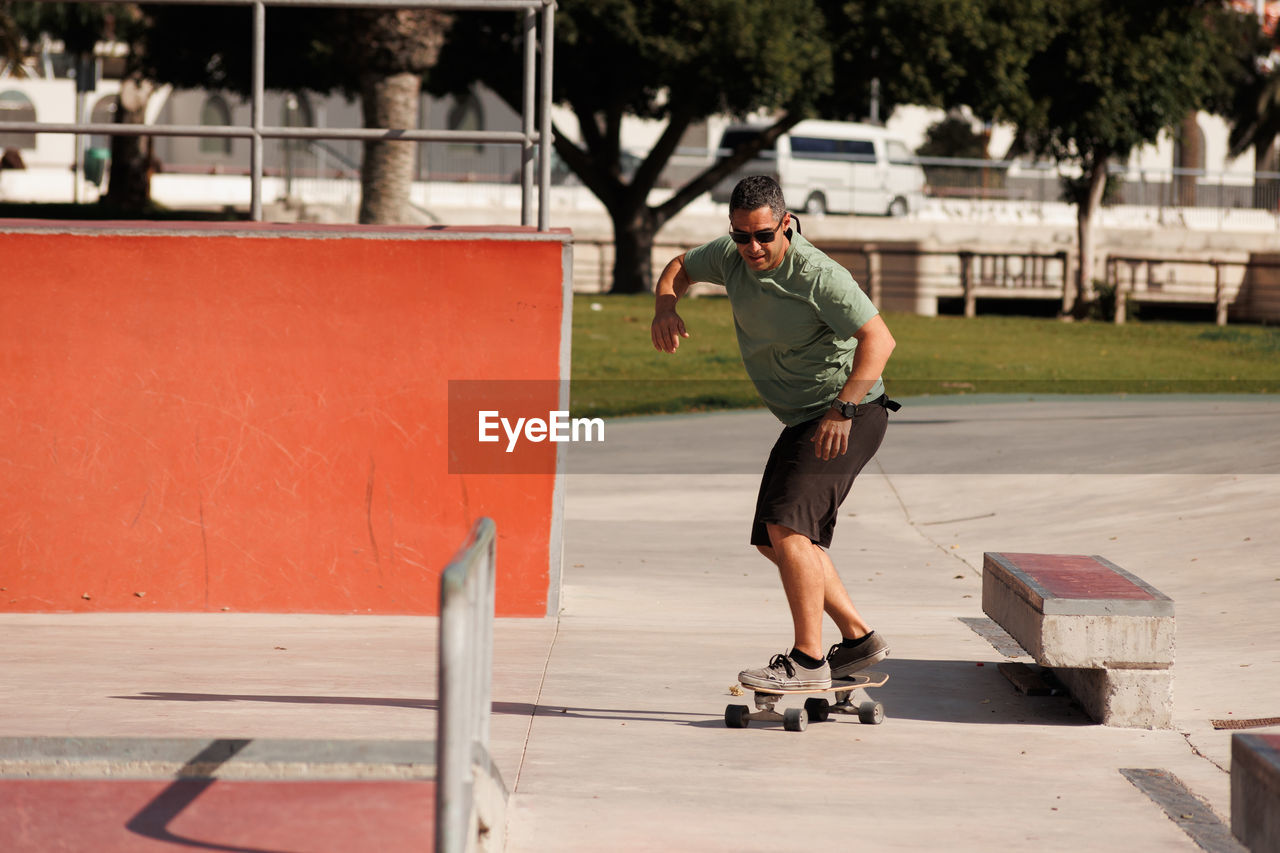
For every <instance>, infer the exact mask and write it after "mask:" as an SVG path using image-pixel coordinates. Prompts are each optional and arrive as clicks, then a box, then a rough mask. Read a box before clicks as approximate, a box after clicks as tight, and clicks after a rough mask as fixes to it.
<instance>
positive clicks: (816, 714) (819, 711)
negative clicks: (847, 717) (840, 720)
mask: <svg viewBox="0 0 1280 853" xmlns="http://www.w3.org/2000/svg"><path fill="white" fill-rule="evenodd" d="M804 709H805V711H807V712H808V713H809V720H810V721H811V722H815V723H825V722H826V721H827V719H828V718H829V717H830V716H831V703H830V702H828V701H827V700H826V699H822V698H819V697H817V696H814V697H812V698H810V699H806V700H804Z"/></svg>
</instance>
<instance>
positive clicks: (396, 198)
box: [359, 71, 422, 225]
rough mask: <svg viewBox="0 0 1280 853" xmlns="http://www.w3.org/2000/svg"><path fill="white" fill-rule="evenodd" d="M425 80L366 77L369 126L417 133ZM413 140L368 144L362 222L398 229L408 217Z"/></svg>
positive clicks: (403, 75)
mask: <svg viewBox="0 0 1280 853" xmlns="http://www.w3.org/2000/svg"><path fill="white" fill-rule="evenodd" d="M421 89H422V77H421V76H419V75H418V74H414V73H412V72H407V71H406V72H400V73H395V74H376V73H370V74H365V75H364V76H363V78H362V80H361V86H360V90H361V101H362V103H361V107H362V109H363V111H364V124H365V127H382V128H394V129H398V130H413V129H416V128H417V126H418V97H419V93H420V91H421ZM415 145H416V143H413V142H386V141H383V140H377V141H370V142H365V144H364V163H363V165H362V166H361V170H360V219H359V221H360V223H361V224H376V225H395V224H399V223H403V222H407V221H408V219H409V189H410V187H411V186H412V184H413V166H414V147H415Z"/></svg>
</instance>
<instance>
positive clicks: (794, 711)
mask: <svg viewBox="0 0 1280 853" xmlns="http://www.w3.org/2000/svg"><path fill="white" fill-rule="evenodd" d="M808 724H809V715H808V714H807V713H805V710H804V709H803V708H788V709H787V710H786V713H784V714H783V715H782V727H783V728H784V729H786V730H787V731H789V732H802V731H804V727H805V726H807V725H808Z"/></svg>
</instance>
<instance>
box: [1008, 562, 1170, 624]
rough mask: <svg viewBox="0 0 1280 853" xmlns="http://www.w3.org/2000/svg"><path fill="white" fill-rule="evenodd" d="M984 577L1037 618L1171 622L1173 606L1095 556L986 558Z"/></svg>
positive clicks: (1162, 594)
mask: <svg viewBox="0 0 1280 853" xmlns="http://www.w3.org/2000/svg"><path fill="white" fill-rule="evenodd" d="M985 558H986V559H985V561H984V566H983V568H984V571H987V572H991V573H994V574H996V575H997V576H1003V578H1004V582H1005V583H1006V584H1009V585H1010V586H1011V588H1013V589H1014V591H1015V592H1017V594H1018V595H1019V596H1021V597H1022V598H1024V599H1025V600H1027V601H1028V602H1030V603H1031V604H1032V605H1034V606H1035V607H1036V608H1037V609H1038V610H1039V611H1040V612H1041V613H1044V614H1046V615H1047V614H1050V613H1056V614H1062V615H1068V614H1089V613H1121V612H1124V613H1129V614H1131V615H1142V616H1172V615H1173V601H1172V600H1171V599H1170V598H1169V597H1168V596H1167V595H1165V594H1164V593H1162V592H1160V591H1159V590H1157V589H1155V588H1154V587H1152V586H1151V585H1150V584H1148V583H1146V582H1145V581H1143V580H1142V579H1141V578H1138V577H1135V576H1134V575H1131V574H1129V573H1128V572H1126V571H1125V570H1124V569H1122V568H1120V567H1119V566H1117V565H1116V564H1115V563H1112V562H1111V561H1110V560H1106V559H1104V558H1102V557H1099V556H1097V555H1094V556H1085V555H1083V554H1013V553H1007V554H1006V553H988V554H986V555H985Z"/></svg>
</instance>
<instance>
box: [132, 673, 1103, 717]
mask: <svg viewBox="0 0 1280 853" xmlns="http://www.w3.org/2000/svg"><path fill="white" fill-rule="evenodd" d="M876 669H877V670H878V671H881V672H887V673H888V674H889V676H890V677H889V682H888V683H887V684H886V685H885V686H883V687H877V688H873V689H871V690H869V691H868V695H869V696H870V697H871V698H872V699H875V700H876V701H878V702H881V703H883V704H884V706H885V713H886V716H887V717H889V718H890V719H904V720H923V721H928V722H939V723H965V724H971V725H1053V726H1086V725H1094V723H1093V721H1092V720H1090V719H1089V717H1088V716H1087V715H1086V714H1085V713H1084V712H1083V711H1082V710H1080V709H1079V708H1078V707H1077V706H1076V705H1075V704H1074V703H1073V702H1072V701H1071V699H1070V697H1066V696H1024V695H1022V694H1021V693H1019V692H1018V691H1017V690H1015V689H1014V687H1013V685H1011V684H1010V683H1009V682H1008V681H1007V680H1006V679H1005V678H1004V676H1002V675H1001V674H1000V673H999V670H997V668H996V664H995V663H993V662H988V661H982V662H978V661H956V660H912V659H910V658H889V659H888V660H886V661H884V662H883V663H880V664H878V665H877V666H876ZM112 698H114V699H126V700H131V701H152V702H268V703H285V704H296V705H358V706H369V707H385V708H410V709H415V710H421V711H435V710H438V708H439V702H438V701H437V700H435V699H410V698H379V697H372V696H368V697H365V696H275V695H270V694H247V693H244V694H242V693H142V694H139V695H137V696H115V697H112ZM724 699H725V702H726V704H733V703H742V704H750V701H751V697H750V696H749V695H748V696H744V697H732V696H728V695H726V696H725V697H724ZM492 707H493V713H495V714H507V715H512V716H519V717H529V716H539V717H557V716H566V717H576V718H582V719H597V720H618V721H621V722H638V723H668V724H675V725H692V726H720V725H724V722H723V718H722V716H721V711H719V710H713V709H709V710H707V711H697V712H690V711H676V710H651V709H650V710H642V709H636V708H579V707H574V706H571V705H558V704H544V705H534V704H531V703H529V702H500V701H499V702H494V703H493V706H492Z"/></svg>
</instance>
